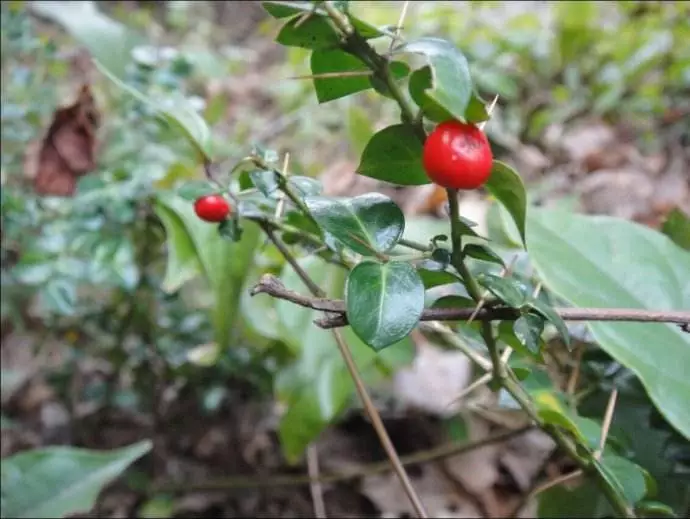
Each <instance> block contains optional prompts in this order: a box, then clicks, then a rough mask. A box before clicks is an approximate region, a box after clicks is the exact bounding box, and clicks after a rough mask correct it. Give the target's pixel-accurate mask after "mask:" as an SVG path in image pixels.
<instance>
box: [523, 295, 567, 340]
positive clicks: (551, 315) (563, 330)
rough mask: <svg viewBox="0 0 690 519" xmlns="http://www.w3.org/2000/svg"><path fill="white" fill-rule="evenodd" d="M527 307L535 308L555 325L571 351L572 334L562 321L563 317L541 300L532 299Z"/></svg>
mask: <svg viewBox="0 0 690 519" xmlns="http://www.w3.org/2000/svg"><path fill="white" fill-rule="evenodd" d="M526 306H528V307H530V308H533V309H534V310H536V311H537V312H539V313H540V314H541V315H543V316H544V318H545V319H546V320H548V321H549V322H550V323H551V324H553V325H554V326H555V327H556V329H557V330H558V333H559V334H560V336H561V337H562V338H563V342H565V345H566V346H567V347H568V348H569V349H570V334H569V333H568V327H567V326H566V325H565V322H563V319H561V316H560V315H558V314H557V313H556V311H555V310H554V309H553V308H552V307H551V306H550V305H548V304H547V303H546V302H544V301H543V300H541V299H535V298H532V299H530V300H529V301H528V302H527V304H526Z"/></svg>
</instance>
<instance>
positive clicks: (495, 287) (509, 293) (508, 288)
mask: <svg viewBox="0 0 690 519" xmlns="http://www.w3.org/2000/svg"><path fill="white" fill-rule="evenodd" d="M477 281H478V282H479V284H480V285H482V286H483V287H484V288H486V289H488V290H489V291H490V292H491V293H492V294H493V295H495V296H496V297H497V298H499V299H500V300H501V301H503V302H504V303H505V304H507V305H508V306H511V307H513V308H521V307H522V305H524V304H525V302H526V300H527V297H528V294H527V287H526V285H525V284H524V283H522V282H521V281H519V280H517V279H515V278H503V277H500V276H495V275H493V274H480V275H479V276H477Z"/></svg>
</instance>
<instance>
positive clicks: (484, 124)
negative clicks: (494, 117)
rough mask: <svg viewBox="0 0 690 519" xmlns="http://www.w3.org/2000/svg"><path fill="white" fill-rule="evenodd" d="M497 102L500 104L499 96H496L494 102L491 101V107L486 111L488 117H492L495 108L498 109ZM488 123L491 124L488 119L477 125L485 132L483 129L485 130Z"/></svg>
mask: <svg viewBox="0 0 690 519" xmlns="http://www.w3.org/2000/svg"><path fill="white" fill-rule="evenodd" d="M497 102H498V94H496V95H495V96H494V99H493V101H491V104H490V105H489V108H487V109H486V115H488V116H489V117H491V112H493V111H494V108H495V107H496V103H497ZM488 122H489V120H488V119H487V120H486V121H482V122H480V123H479V124H478V125H477V128H479V129H480V130H483V129H484V126H486V123H488Z"/></svg>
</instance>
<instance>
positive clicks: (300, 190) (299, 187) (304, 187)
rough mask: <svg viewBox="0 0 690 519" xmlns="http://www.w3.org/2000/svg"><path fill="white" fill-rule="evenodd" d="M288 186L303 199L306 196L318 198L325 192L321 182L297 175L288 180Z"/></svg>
mask: <svg viewBox="0 0 690 519" xmlns="http://www.w3.org/2000/svg"><path fill="white" fill-rule="evenodd" d="M288 184H289V185H290V186H292V187H293V188H294V189H295V191H297V194H298V195H300V196H302V197H303V198H304V197H306V196H317V195H320V194H321V192H322V191H323V185H322V184H321V182H319V181H318V180H316V179H314V178H310V177H303V176H300V175H296V176H294V177H290V178H289V179H288Z"/></svg>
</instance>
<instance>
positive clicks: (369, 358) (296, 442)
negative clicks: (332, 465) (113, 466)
mask: <svg viewBox="0 0 690 519" xmlns="http://www.w3.org/2000/svg"><path fill="white" fill-rule="evenodd" d="M299 264H300V266H301V267H302V268H303V269H304V270H305V271H306V272H307V274H308V275H309V277H310V278H312V279H313V280H314V282H315V283H317V284H318V285H319V286H320V287H321V288H322V289H323V290H324V291H325V292H326V294H327V295H328V296H329V297H335V298H339V297H342V291H343V285H344V283H345V275H346V273H345V271H344V270H343V269H341V268H339V267H337V266H333V265H328V264H326V263H324V262H323V261H321V260H320V259H319V258H315V257H307V258H303V259H300V260H299ZM281 281H282V282H283V284H284V285H285V287H286V288H287V289H289V290H294V291H296V292H300V293H304V292H306V291H307V288H306V287H305V286H304V283H303V282H302V281H301V279H300V278H299V276H298V275H297V274H296V273H295V272H294V270H293V269H291V268H290V267H286V268H285V270H284V272H283V275H282V276H281ZM256 297H266V298H268V297H269V296H256ZM275 310H276V312H277V315H278V321H279V325H280V326H281V327H282V334H281V338H282V339H283V340H284V341H285V342H286V343H287V345H288V347H289V348H290V349H291V351H292V352H293V354H294V355H295V357H296V361H295V363H294V364H292V365H291V366H289V367H288V368H287V369H283V370H282V371H281V372H280V373H279V374H278V376H277V378H276V381H275V388H276V396H277V398H278V400H279V401H281V402H282V403H284V404H285V405H287V408H288V410H287V413H286V414H285V415H284V416H283V417H282V419H281V422H280V427H279V436H280V442H281V445H282V448H283V452H284V454H285V456H286V458H287V459H288V461H289V462H291V463H295V462H297V461H298V460H299V457H300V456H301V455H302V453H303V452H304V449H305V448H306V447H307V445H309V444H310V443H311V442H312V441H313V440H314V439H315V438H317V437H318V435H319V434H320V433H321V432H322V431H323V430H324V429H325V428H326V427H327V426H328V424H329V423H331V422H332V421H333V420H335V419H336V418H337V417H338V416H339V415H340V414H341V413H342V412H343V411H344V410H345V409H346V407H347V404H348V403H349V402H350V400H351V399H352V397H353V396H354V385H353V383H352V380H351V379H350V377H349V374H348V371H347V368H346V366H345V363H344V361H343V358H342V356H341V354H340V352H339V350H338V346H337V344H336V342H335V339H334V337H333V333H332V332H331V331H329V330H323V329H321V328H319V327H317V326H316V325H315V324H314V323H313V321H314V319H316V318H318V317H321V316H322V314H321V313H320V312H316V311H314V310H310V309H308V308H303V307H299V306H297V305H295V304H293V303H291V302H289V301H284V300H278V301H276V302H275ZM343 337H344V339H345V341H346V343H347V344H348V346H349V347H350V350H351V352H352V356H353V358H354V360H355V364H356V365H357V367H358V369H359V370H360V373H362V374H363V376H364V375H366V373H367V372H368V371H369V370H371V369H378V368H376V364H377V363H378V362H380V361H384V359H386V361H385V362H389V361H390V358H389V357H387V356H386V354H387V353H388V352H390V351H391V350H393V349H394V348H395V349H396V350H397V349H400V350H404V351H406V352H408V355H407V357H408V358H409V357H411V356H412V352H413V351H414V346H413V345H412V342H411V341H410V340H409V339H405V340H403V341H401V342H400V343H398V344H396V345H395V346H393V347H391V348H388V349H387V350H385V351H384V352H381V353H379V354H376V353H375V352H374V351H373V350H372V349H371V348H369V347H368V346H366V345H365V344H364V343H363V342H362V341H361V340H359V338H358V337H357V336H356V335H355V334H354V333H353V331H352V329H351V328H349V327H348V328H344V329H343ZM394 353H396V355H398V356H399V355H400V352H394ZM385 362H384V363H385Z"/></svg>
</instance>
